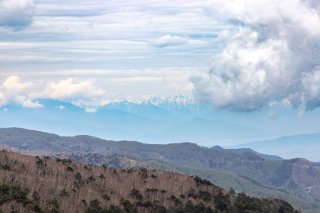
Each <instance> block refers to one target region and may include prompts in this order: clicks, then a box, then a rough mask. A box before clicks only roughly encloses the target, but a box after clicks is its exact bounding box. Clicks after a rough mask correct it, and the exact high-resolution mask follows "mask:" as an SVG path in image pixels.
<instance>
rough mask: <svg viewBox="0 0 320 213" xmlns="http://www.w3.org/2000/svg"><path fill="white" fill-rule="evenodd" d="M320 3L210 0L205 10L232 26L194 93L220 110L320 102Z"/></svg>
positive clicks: (196, 80)
mask: <svg viewBox="0 0 320 213" xmlns="http://www.w3.org/2000/svg"><path fill="white" fill-rule="evenodd" d="M319 8H320V2H319V1H317V0H283V1H276V0H260V1H256V0H237V1H233V0H227V1H225V0H223V1H222V0H210V1H208V4H207V12H208V13H209V14H210V15H211V16H212V17H213V18H214V19H217V20H219V21H220V22H222V23H224V24H226V25H231V26H233V28H230V30H225V31H222V32H220V34H219V37H220V39H221V40H222V42H225V44H224V46H223V48H222V50H221V51H219V52H218V53H216V54H214V56H213V59H212V65H211V68H210V69H209V71H208V72H207V73H204V74H203V75H198V76H197V77H194V78H193V79H192V80H193V83H194V86H195V90H194V94H195V96H196V97H197V98H198V99H199V100H200V101H205V102H211V103H213V104H214V106H215V107H217V108H228V109H231V110H236V111H238V110H239V111H252V110H257V109H260V108H263V107H265V106H269V105H272V104H275V103H285V104H290V105H292V106H294V107H302V108H305V109H309V110H310V109H314V108H316V107H319V106H320V67H319V65H320V58H319V55H320V9H319Z"/></svg>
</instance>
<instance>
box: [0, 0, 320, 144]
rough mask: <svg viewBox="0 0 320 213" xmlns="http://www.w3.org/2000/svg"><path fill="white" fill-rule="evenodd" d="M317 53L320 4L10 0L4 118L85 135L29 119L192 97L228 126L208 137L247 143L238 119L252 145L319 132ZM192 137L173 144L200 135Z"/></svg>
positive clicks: (0, 97) (2, 7)
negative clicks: (255, 141) (256, 128)
mask: <svg viewBox="0 0 320 213" xmlns="http://www.w3.org/2000/svg"><path fill="white" fill-rule="evenodd" d="M319 55H320V2H319V1H318V0H283V1H276V0H259V1H257V0H194V1H185V0H171V1H168V0H136V1H132V2H130V1H122V0H117V1H112V0H109V1H107V0H106V1H105V0H82V1H75V0H0V106H1V108H0V110H1V113H0V114H1V115H2V116H5V119H6V121H0V126H1V127H7V126H22V127H26V128H28V127H29V128H35V129H42V130H43V129H45V130H47V131H50V130H51V131H55V132H58V133H64V134H76V133H80V132H81V131H83V132H84V133H86V131H85V130H84V129H85V128H80V127H79V126H77V125H76V124H73V125H75V127H74V128H73V130H71V129H70V128H68V127H67V126H65V125H61V126H60V127H57V126H55V127H53V126H50V127H49V126H48V125H46V128H44V123H45V122H43V123H33V124H32V125H31V123H29V122H28V119H29V118H28V116H27V115H29V116H30V115H33V113H37V116H40V117H41V116H45V115H46V113H48V112H49V111H46V112H44V111H45V109H46V107H53V108H54V109H55V110H53V111H50V114H53V115H56V116H57V117H58V118H60V119H61V121H63V122H64V123H67V122H68V120H66V116H65V114H63V115H62V114H60V111H61V110H63V109H65V107H66V106H67V105H68V104H71V105H72V106H75V108H72V109H74V111H77V110H80V111H81V113H82V114H79V115H78V116H85V114H86V113H90V116H92V117H96V118H99V117H101V115H102V113H101V111H102V110H103V109H104V108H105V107H106V106H107V105H110V104H112V103H115V102H119V101H124V100H125V101H128V102H130V103H139V101H140V102H141V101H147V100H149V99H152V98H155V97H159V98H160V99H161V98H162V99H166V98H168V97H184V98H185V99H186V100H188V101H190V103H191V104H194V105H197V106H199V105H201V104H205V105H206V106H207V105H209V106H210V107H211V108H212V109H211V111H210V113H211V116H213V117H219V121H221V122H219V125H220V127H221V128H222V129H225V130H226V132H224V131H222V132H224V133H225V135H224V136H223V135H216V137H215V135H212V134H206V141H214V142H212V143H218V140H217V138H219V141H239V137H240V134H239V130H238V131H236V130H234V131H233V130H230V128H231V129H234V128H236V127H234V126H232V125H233V124H234V122H235V120H237V119H239V122H238V123H240V124H237V125H240V126H243V128H239V129H241V132H245V134H244V135H242V136H241V137H243V138H244V139H242V141H243V140H251V139H254V138H264V139H265V138H271V137H277V136H281V135H286V134H300V133H309V132H310V133H311V132H319V131H320V128H318V126H317V119H318V118H319V117H320V112H319V109H318V108H319V106H320V67H319V65H320V57H319ZM44 100H45V101H44ZM52 104H56V105H54V106H52ZM178 105H179V104H178ZM13 106H14V107H15V108H14V110H13V109H11V108H12V107H13ZM176 107H177V109H178V108H179V106H176ZM50 109H51V108H50ZM206 109H207V108H206ZM10 110H11V113H10V112H9V111H10ZM166 110H168V108H166ZM80 111H79V113H80ZM13 112H14V113H13ZM77 112H78V111H77ZM41 113H42V114H41ZM69 113H71V112H70V111H69ZM206 113H208V112H207V111H206ZM210 113H209V114H210ZM182 114H183V113H182V112H181V115H182ZM59 116H62V117H59ZM139 116H143V114H141V115H139ZM146 117H147V118H148V119H150V118H149V117H148V116H146ZM198 117H199V114H197V115H195V116H194V117H193V118H192V119H196V118H198ZM200 117H201V116H200ZM240 117H241V119H240ZM276 118H278V119H280V120H281V122H280V120H277V119H276ZM51 119H52V118H51ZM70 119H71V118H70ZM201 119H202V117H201ZM261 119H262V120H263V122H264V124H263V125H262V124H260V123H259V124H258V123H257V122H258V121H260V122H261ZM45 121H46V122H50V121H52V120H50V119H49V118H47V119H46V120H45ZM126 121H127V120H126ZM90 122H91V123H90V124H89V125H88V126H86V128H97V126H98V127H102V126H104V122H103V121H101V120H99V119H93V120H91V121H90ZM167 122H169V121H167ZM170 122H171V121H170ZM170 122H169V123H170ZM181 122H182V121H181ZM213 123H214V122H213V120H211V121H210V122H209V123H206V122H203V123H202V126H204V125H213ZM225 123H227V124H225ZM231 123H232V125H231V126H232V127H231V126H230V125H229V124H231ZM277 123H280V124H278V125H277ZM302 124H303V125H302ZM119 125H122V126H123V125H126V123H122V124H119ZM259 125H260V126H261V127H260V129H262V130H260V132H261V133H259V134H253V133H252V126H259ZM213 126H214V125H213ZM275 126H277V129H275V128H274V127H275ZM319 126H320V125H319ZM127 128H128V129H129V128H130V127H129V126H128V127H127ZM177 128H178V127H177ZM237 128H238V127H237ZM63 129H65V130H63ZM76 129H77V131H75V130H76ZM209 129H210V128H209ZM209 129H208V132H209V131H210V130H209ZM279 129H281V130H279ZM182 130H184V129H181V131H182ZM101 131H103V130H101ZM182 132H183V131H182ZM88 133H92V134H95V135H97V136H101V137H105V138H106V137H111V138H117V139H118V138H121V134H120V133H119V135H117V137H113V136H111V135H108V134H102V133H99V132H90V131H88ZM183 134H185V136H186V137H174V136H172V138H166V142H167V140H170V139H171V140H170V142H178V141H180V140H194V139H193V138H192V137H191V136H190V137H188V131H186V132H183ZM144 135H148V132H145V134H144ZM172 135H174V134H172ZM181 135H182V133H181ZM123 137H124V139H141V140H144V141H148V138H147V136H145V137H137V136H134V135H132V134H131V135H130V134H128V135H123ZM154 137H156V136H154ZM151 141H156V140H151ZM157 142H158V140H157ZM199 143H200V142H199ZM206 143H209V142H206ZM234 143H236V142H234Z"/></svg>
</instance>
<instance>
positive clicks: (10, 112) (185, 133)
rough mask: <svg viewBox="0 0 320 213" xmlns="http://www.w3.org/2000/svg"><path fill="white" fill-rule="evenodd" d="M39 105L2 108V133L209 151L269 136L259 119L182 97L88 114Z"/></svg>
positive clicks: (66, 106)
mask: <svg viewBox="0 0 320 213" xmlns="http://www.w3.org/2000/svg"><path fill="white" fill-rule="evenodd" d="M37 101H38V102H39V103H40V104H41V105H42V107H41V108H36V109H29V108H24V107H22V106H19V105H15V104H8V105H6V106H0V117H1V119H0V127H10V126H19V127H27V128H32V129H39V130H41V131H54V132H57V133H59V134H61V135H79V134H87V135H95V136H98V137H101V138H108V139H110V140H136V141H142V142H145V143H164V142H165V143H171V142H182V141H188V142H194V143H201V144H202V145H208V146H212V145H216V144H218V145H219V144H225V143H226V142H232V143H233V144H234V142H239V143H243V142H247V141H248V140H247V138H261V137H262V136H264V135H265V134H266V133H268V131H266V130H265V128H261V127H257V125H254V124H252V122H251V121H252V120H256V119H252V118H249V120H248V119H247V118H244V117H243V116H241V114H237V113H234V114H232V116H230V114H228V113H226V112H223V111H219V113H217V112H215V111H214V109H213V108H212V106H211V105H209V104H197V103H194V102H193V101H192V100H189V99H188V98H186V97H183V96H175V97H166V98H160V97H153V98H149V99H141V100H135V101H118V102H111V103H108V104H106V105H104V106H100V107H96V108H90V107H89V109H87V112H86V109H85V108H84V107H81V106H79V105H76V104H72V103H68V102H63V101H57V100H52V99H40V100H37ZM265 116H267V115H263V114H261V115H260V117H265ZM249 117H250V116H249ZM34 118H37V119H34ZM248 129H249V130H250V132H248ZM229 136H232V138H231V137H229ZM234 138H236V139H237V140H239V141H234Z"/></svg>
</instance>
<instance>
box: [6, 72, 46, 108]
mask: <svg viewBox="0 0 320 213" xmlns="http://www.w3.org/2000/svg"><path fill="white" fill-rule="evenodd" d="M33 87H34V84H33V83H31V82H23V81H22V79H21V78H20V77H18V76H10V77H8V78H7V79H6V80H5V81H4V82H3V83H2V85H0V105H5V104H8V103H17V104H21V105H22V106H24V107H27V108H39V107H42V105H41V104H39V103H38V102H37V101H33V100H32V98H31V97H30V96H31V91H32V89H33Z"/></svg>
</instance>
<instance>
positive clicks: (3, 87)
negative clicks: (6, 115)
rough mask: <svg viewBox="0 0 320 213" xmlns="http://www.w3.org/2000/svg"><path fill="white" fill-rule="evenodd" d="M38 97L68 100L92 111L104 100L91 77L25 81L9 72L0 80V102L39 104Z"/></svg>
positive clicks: (36, 105) (102, 92)
mask: <svg viewBox="0 0 320 213" xmlns="http://www.w3.org/2000/svg"><path fill="white" fill-rule="evenodd" d="M39 99H54V100H61V101H67V102H71V103H73V104H76V105H78V106H80V107H83V108H85V109H87V111H90V112H93V109H95V107H98V106H100V105H103V104H105V103H106V101H107V99H106V92H105V91H104V90H103V89H100V88H98V87H97V86H95V85H94V81H93V80H88V79H87V80H75V79H73V78H66V79H61V80H59V81H48V82H37V84H36V83H34V82H30V81H29V82H26V81H23V80H22V79H21V77H19V76H9V77H7V78H6V79H5V80H4V81H3V83H2V84H0V106H1V105H6V104H10V103H14V104H18V105H21V106H23V107H26V108H39V107H42V105H41V104H40V103H39V102H38V100H39Z"/></svg>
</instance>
